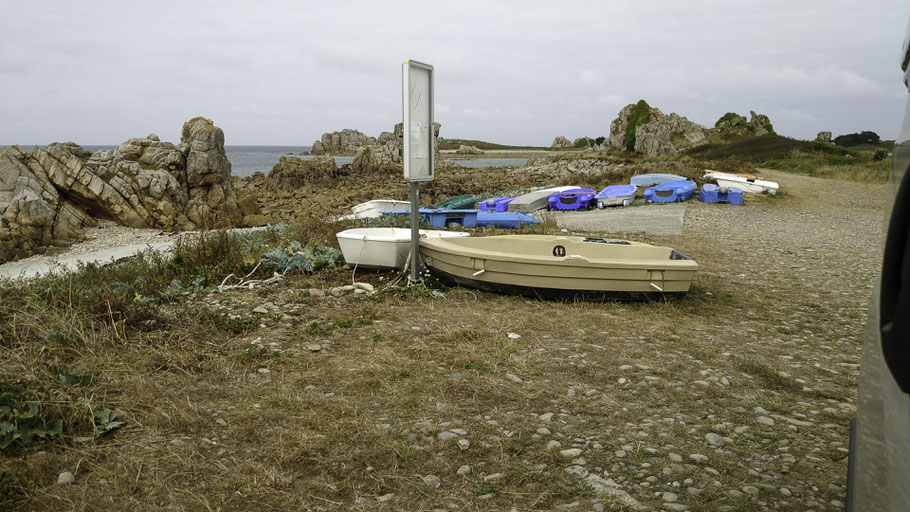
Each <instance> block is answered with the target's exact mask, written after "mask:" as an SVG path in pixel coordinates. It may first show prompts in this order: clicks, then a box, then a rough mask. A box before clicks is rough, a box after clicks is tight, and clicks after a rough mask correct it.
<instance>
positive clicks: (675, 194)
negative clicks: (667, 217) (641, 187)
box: [645, 180, 696, 203]
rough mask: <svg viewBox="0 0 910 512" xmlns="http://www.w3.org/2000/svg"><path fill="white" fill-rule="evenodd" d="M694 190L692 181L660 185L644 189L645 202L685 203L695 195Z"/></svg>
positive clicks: (694, 186)
mask: <svg viewBox="0 0 910 512" xmlns="http://www.w3.org/2000/svg"><path fill="white" fill-rule="evenodd" d="M695 188H696V185H695V182H694V181H692V180H681V181H670V182H667V183H662V184H660V185H656V186H653V187H649V188H646V189H645V201H647V202H649V203H675V202H676V201H685V200H686V199H689V198H690V197H692V196H693V195H695Z"/></svg>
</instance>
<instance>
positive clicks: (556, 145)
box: [550, 135, 572, 148]
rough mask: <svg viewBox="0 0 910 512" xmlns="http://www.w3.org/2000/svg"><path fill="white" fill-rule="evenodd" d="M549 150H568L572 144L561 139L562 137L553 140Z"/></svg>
mask: <svg viewBox="0 0 910 512" xmlns="http://www.w3.org/2000/svg"><path fill="white" fill-rule="evenodd" d="M550 147H551V148H570V147H572V143H571V142H569V139H567V138H565V137H563V136H562V135H560V136H558V137H556V138H555V139H553V144H551V145H550Z"/></svg>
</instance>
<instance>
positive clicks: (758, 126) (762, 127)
mask: <svg viewBox="0 0 910 512" xmlns="http://www.w3.org/2000/svg"><path fill="white" fill-rule="evenodd" d="M749 115H751V116H752V117H751V118H750V119H749V128H750V129H751V130H752V133H754V134H755V135H764V134H766V133H774V126H772V125H771V120H770V119H769V118H768V116H766V115H764V114H756V113H755V111H754V110H750V111H749Z"/></svg>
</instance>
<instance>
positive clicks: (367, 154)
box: [351, 122, 442, 172]
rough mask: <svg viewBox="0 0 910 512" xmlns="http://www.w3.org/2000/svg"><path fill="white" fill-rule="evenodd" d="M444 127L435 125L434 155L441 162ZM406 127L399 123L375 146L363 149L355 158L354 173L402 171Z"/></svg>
mask: <svg viewBox="0 0 910 512" xmlns="http://www.w3.org/2000/svg"><path fill="white" fill-rule="evenodd" d="M441 128H442V125H440V124H439V123H435V122H434V123H433V154H434V156H435V158H436V160H437V161H438V160H439V130H440V129H441ZM403 141H404V125H403V124H402V123H397V124H396V125H395V128H394V129H393V130H392V131H391V132H382V133H380V134H379V138H377V139H376V142H375V143H374V144H370V145H368V146H366V147H363V148H361V149H360V150H359V151H357V153H356V154H355V156H354V162H353V163H352V165H351V169H352V170H353V171H354V172H368V171H383V172H385V171H391V170H399V171H400V170H401V167H402V160H401V159H402V155H403V153H404V142H403Z"/></svg>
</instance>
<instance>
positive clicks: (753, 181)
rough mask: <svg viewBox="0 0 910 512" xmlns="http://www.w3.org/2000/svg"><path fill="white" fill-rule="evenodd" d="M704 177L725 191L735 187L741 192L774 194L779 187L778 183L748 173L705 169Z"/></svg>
mask: <svg viewBox="0 0 910 512" xmlns="http://www.w3.org/2000/svg"><path fill="white" fill-rule="evenodd" d="M704 179H705V180H708V181H710V180H714V181H715V182H717V186H718V187H720V190H721V192H726V191H727V189H728V188H730V187H735V188H738V189H740V190H742V191H743V192H749V193H750V194H761V193H763V192H768V193H769V194H776V193H777V189H779V188H780V185H779V184H778V183H776V182H774V181H767V180H763V179H761V178H758V177H755V176H751V175H748V174H732V173H726V172H717V171H706V172H705V175H704Z"/></svg>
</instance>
